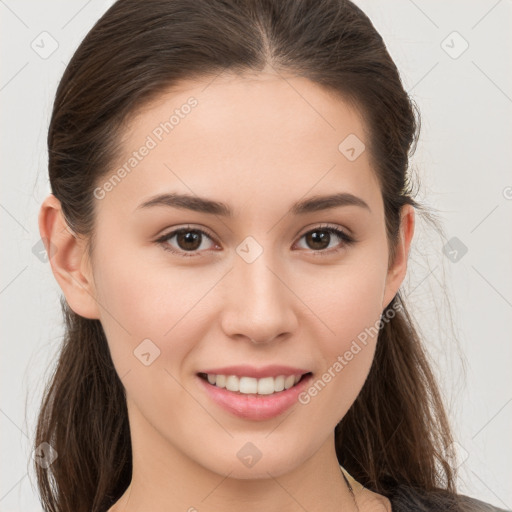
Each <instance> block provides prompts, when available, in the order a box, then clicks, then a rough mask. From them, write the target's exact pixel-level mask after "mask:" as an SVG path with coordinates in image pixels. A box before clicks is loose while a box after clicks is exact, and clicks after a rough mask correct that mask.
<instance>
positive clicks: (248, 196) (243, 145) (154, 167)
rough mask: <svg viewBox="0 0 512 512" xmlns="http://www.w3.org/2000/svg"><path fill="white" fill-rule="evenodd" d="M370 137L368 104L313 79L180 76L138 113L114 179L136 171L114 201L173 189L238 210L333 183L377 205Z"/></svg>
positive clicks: (126, 203) (132, 201)
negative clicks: (365, 117) (362, 109)
mask: <svg viewBox="0 0 512 512" xmlns="http://www.w3.org/2000/svg"><path fill="white" fill-rule="evenodd" d="M365 142H367V133H366V131H365V125H364V123H363V121H362V118H361V116H360V115H359V113H358V111H357V110H356V109H355V108H354V107H352V106H351V105H350V104H349V103H347V102H345V101H344V100H343V99H341V98H340V97H337V96H335V95H334V94H332V93H329V92H328V91H326V90H325V89H323V88H321V87H320V86H318V85H317V84H314V83H313V82H311V81H309V80H307V79H305V78H303V77H297V76H287V75H281V76H279V75H276V74H265V73H262V74H259V75H247V76H233V75H220V76H218V77H214V78H210V79H208V80H206V79H205V80H201V81H189V82H180V83H179V84H177V85H176V86H174V87H172V88H171V89H169V90H168V91H166V92H165V93H164V94H162V95H160V96H159V97H158V98H156V99H155V100H154V101H152V102H151V103H150V104H148V105H145V106H144V108H142V109H141V110H139V111H138V112H137V114H136V115H134V116H133V117H132V118H130V119H128V122H127V124H126V128H125V130H124V132H123V134H122V148H123V152H122V155H121V158H119V159H118V160H117V161H116V163H115V165H114V166H113V168H112V169H111V170H110V171H109V173H108V174H107V175H106V176H105V179H108V177H109V176H112V175H113V174H115V173H116V172H117V171H118V170H119V169H120V168H124V169H125V171H126V172H124V173H121V174H123V178H122V180H120V182H119V183H118V184H116V185H115V186H114V187H111V188H112V191H111V192H109V193H108V198H107V199H108V201H109V202H111V204H113V203H115V202H116V201H117V203H118V206H119V207H120V208H122V209H124V210H125V213H127V212H128V210H129V211H130V212H132V211H133V209H134V208H135V207H136V206H137V204H139V203H140V202H141V200H142V199H144V198H146V197H148V196H150V195H154V194H158V193H165V192H170V191H174V192H182V193H190V194H196V195H199V196H207V197H212V198H217V199H220V200H222V201H223V202H227V203H229V204H231V205H233V209H234V210H235V212H236V211H239V209H240V208H242V207H243V205H244V204H247V203H248V202H251V201H259V202H260V204H262V203H261V202H262V201H266V200H268V201H273V200H275V199H277V200H279V201H281V202H283V203H286V204H288V203H291V202H292V201H296V200H297V198H298V197H301V196H304V195H306V194H308V191H310V194H309V195H311V194H321V193H326V192H332V190H333V189H336V190H337V191H346V192H351V193H354V194H357V195H359V196H362V197H363V198H364V199H365V200H366V201H367V202H374V203H375V201H379V196H380V193H379V189H378V183H377V180H376V176H375V173H374V171H373V170H372V169H371V167H370V160H369V155H368V151H365V150H363V148H364V144H365ZM350 146H353V147H354V148H355V151H356V158H354V157H353V155H354V153H353V152H352V153H347V149H349V150H350V149H351V148H350ZM144 148H146V149H144ZM142 153H144V154H143V155H142ZM118 174H119V173H118ZM288 198H289V200H288Z"/></svg>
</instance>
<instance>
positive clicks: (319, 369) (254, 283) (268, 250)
mask: <svg viewBox="0 0 512 512" xmlns="http://www.w3.org/2000/svg"><path fill="white" fill-rule="evenodd" d="M191 98H193V99H191ZM173 113H174V117H173V118H171V115H172V114H173ZM170 118H171V120H170ZM169 120H170V121H169ZM166 123H167V124H166ZM347 137H350V138H349V139H347V141H345V139H346V138H347ZM366 140H367V135H366V133H365V127H364V125H363V122H362V120H361V118H360V116H359V114H358V113H357V111H355V110H354V109H353V108H352V107H350V106H349V105H348V104H347V103H345V102H344V101H342V100H341V99H338V98H335V97H333V96H332V95H329V94H328V93H327V92H326V91H324V90H323V89H321V88H320V87H319V86H317V85H315V84H313V83H312V82H309V81H308V80H306V79H304V78H300V77H288V78H287V79H286V80H284V79H282V78H280V77H276V76H275V75H267V74H260V75H257V76H245V77H243V78H242V77H233V76H227V75H223V76H220V77H217V78H216V79H215V80H214V81H213V82H211V83H209V85H208V82H187V83H182V84H180V87H179V88H174V89H173V90H170V91H169V92H168V93H167V94H165V95H163V96H161V97H159V98H158V100H157V101H155V102H153V103H152V104H151V105H149V106H147V107H146V108H144V110H143V111H141V112H140V113H139V114H138V115H137V116H136V117H133V118H132V119H131V120H130V123H129V125H128V127H127V128H126V131H125V132H124V134H123V145H122V147H123V154H122V155H121V157H120V159H119V160H118V161H117V163H116V165H115V166H114V167H113V168H112V169H111V172H109V173H108V174H107V175H106V176H105V177H104V178H103V179H101V180H100V181H99V182H98V183H97V185H98V188H97V189H96V193H95V196H96V197H95V207H96V212H97V217H96V239H95V252H94V254H93V258H92V260H91V262H90V274H89V276H88V284H89V285H90V291H91V296H93V297H94V302H91V304H90V305H89V306H87V307H89V309H88V310H87V311H86V306H85V301H86V299H85V298H83V299H76V300H75V301H74V302H72V300H69V302H70V303H72V304H73V306H74V307H73V309H75V311H77V312H79V313H81V314H83V315H84V316H89V317H96V318H99V319H100V321H101V324H102V326H103V328H104V330H105V333H106V336H107V339H108V343H109V347H110V350H111V355H112V359H113V362H114V365H115V368H116V371H117V373H118V375H119V376H120V378H121V380H122V383H123V385H124V386H125V389H126V397H127V404H128V409H129V415H130V426H131V430H132V442H133V446H134V453H136V454H138V456H140V457H146V456H147V457H151V460H152V461H153V464H154V465H156V466H157V467H158V464H159V463H161V464H162V466H163V465H164V464H165V463H168V461H169V459H170V457H173V458H174V459H173V460H175V459H180V460H181V461H182V462H183V461H185V460H186V461H187V463H188V464H197V465H198V466H202V467H203V468H207V469H208V470H211V471H214V472H216V473H218V474H223V475H225V474H227V473H228V472H231V476H233V477H237V478H263V477H266V476H268V473H267V472H269V473H271V474H273V475H280V474H282V473H284V472H286V471H289V470H291V469H292V468H293V467H296V466H298V465H299V464H300V463H301V462H302V461H305V460H306V459H308V458H309V457H311V456H313V455H314V454H315V453H320V451H321V450H320V449H321V448H322V446H323V445H324V444H325V443H326V441H332V439H333V438H332V436H333V431H334V428H335V426H336V424H337V423H338V422H339V421H340V420H341V419H342V418H343V416H344V415H345V414H346V412H347V410H348V409H349V408H350V406H351V404H352V403H353V401H354V400H355V399H356V397H357V395H358V394H359V392H360V390H361V388H362V386H363V384H364V381H365V379H366V377H367V375H368V372H369V369H370V365H371V363H372V360H373V357H374V352H375V345H376V337H375V334H374V332H375V329H371V328H372V327H374V326H376V325H378V322H379V319H380V315H381V313H382V311H383V309H384V308H385V307H386V306H387V305H388V304H389V302H390V301H391V299H392V298H393V296H394V295H395V293H396V291H397V290H398V287H399V285H400V282H401V280H402V279H403V273H404V272H405V269H404V266H403V265H402V266H401V267H399V268H398V267H397V268H395V269H394V270H393V267H391V270H390V269H388V264H389V261H388V253H389V246H388V241H387V238H386V231H385V218H384V206H383V201H382V196H381V192H380V188H379V184H378V181H377V178H376V175H375V171H374V170H373V169H372V167H371V165H370V159H369V154H368V152H367V151H365V150H364V149H363V146H362V145H361V143H363V144H364V142H365V141H366ZM344 141H345V142H344ZM354 141H355V142H354ZM340 144H341V146H340ZM144 147H145V148H146V149H143V148H144ZM350 147H354V149H355V151H351V150H350ZM354 157H355V158H354ZM123 166H124V167H123ZM123 168H124V172H122V171H120V169H123ZM114 175H116V176H117V178H115V177H114ZM164 194H178V195H186V196H187V197H188V198H189V201H188V202H187V201H186V200H185V199H181V200H179V201H177V200H176V197H175V199H174V205H173V201H172V200H171V199H170V198H167V199H165V200H161V201H153V204H148V205H146V206H143V205H144V203H147V202H149V201H151V200H152V199H153V198H155V197H156V196H159V195H164ZM333 195H339V196H338V198H341V200H338V201H337V202H336V201H334V200H332V201H330V202H323V203H322V202H320V203H318V204H317V206H316V208H315V207H312V206H311V204H312V203H310V207H309V208H307V207H306V206H307V204H308V203H307V202H308V201H309V200H311V199H312V198H315V199H319V198H322V197H324V196H333ZM190 198H192V199H193V200H194V202H192V201H191V200H190ZM203 200H207V201H213V202H215V203H217V204H215V205H211V204H208V203H204V201H203ZM220 203H222V205H223V206H224V209H222V208H219V204H220ZM305 205H306V206H305ZM300 206H302V208H300ZM327 206H329V207H327ZM225 210H226V211H228V210H229V211H230V212H231V215H228V214H227V212H226V211H225ZM177 230H183V231H182V232H181V233H176V231H177ZM406 249H407V247H406ZM402 263H403V262H402ZM81 308H83V309H82V310H81ZM95 308H96V309H95ZM363 333H366V336H365V335H364V334H363ZM368 333H370V334H368ZM362 339H364V342H363V341H362ZM357 347H358V348H357ZM350 354H351V355H350ZM231 365H236V366H239V365H248V366H251V367H253V368H256V369H260V368H262V367H266V366H268V365H286V366H287V367H292V368H295V369H299V370H300V371H301V373H304V372H309V373H310V375H309V377H307V380H306V378H305V380H303V381H301V382H299V383H298V386H301V385H302V387H301V388H300V391H301V394H300V396H299V395H298V393H296V392H295V391H293V392H295V395H294V399H293V400H292V402H293V403H292V404H291V405H288V407H286V408H285V409H284V410H282V411H281V412H280V411H279V410H277V409H275V404H274V405H272V400H274V401H275V399H276V396H274V397H273V398H272V395H265V396H264V397H263V399H265V400H267V401H268V403H269V404H270V405H269V408H270V409H271V410H272V411H273V412H272V413H268V414H265V413H264V412H263V411H262V410H261V407H260V408H255V409H253V410H252V413H251V412H250V411H249V412H247V411H245V413H242V412H238V413H237V412H236V411H235V410H233V409H236V408H237V407H238V408H239V411H240V410H242V409H243V405H240V403H239V402H240V398H241V397H243V396H244V394H242V395H237V397H236V398H237V399H238V401H237V402H236V403H235V402H234V401H233V402H229V400H230V398H229V397H228V398H227V399H226V400H227V401H228V402H229V403H230V404H231V406H232V407H231V409H230V408H229V404H228V408H226V407H225V406H222V405H220V404H219V403H218V402H217V401H216V399H214V398H213V395H212V394H211V393H210V391H211V389H209V388H208V386H211V384H207V383H206V382H205V381H204V380H203V379H201V377H199V376H198V373H199V372H204V371H205V370H208V369H210V370H211V369H218V368H223V367H227V366H231ZM340 367H341V368H340ZM247 371H249V370H247ZM280 374H282V371H279V370H275V375H276V376H277V375H280ZM328 374H329V375H328ZM326 375H327V376H326ZM329 376H330V378H329ZM249 382H250V381H247V383H249ZM319 382H320V383H319ZM315 383H316V385H315ZM313 388H316V392H315V391H314V390H313ZM223 393H224V395H226V394H231V395H233V394H234V392H232V391H224V392H223ZM288 393H289V391H288ZM246 397H247V395H246ZM261 398H262V397H261V396H260V398H258V397H252V399H253V400H258V399H261ZM237 404H238V405H237ZM258 411H259V412H258ZM267 412H268V411H267ZM248 443H251V444H248ZM241 449H243V450H242V452H240V450H241ZM244 450H245V451H244ZM247 454H248V455H251V456H255V457H261V458H260V459H259V461H258V462H257V463H256V464H254V465H253V466H251V465H250V464H245V463H243V461H242V458H243V457H244V455H247Z"/></svg>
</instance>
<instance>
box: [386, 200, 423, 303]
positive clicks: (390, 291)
mask: <svg viewBox="0 0 512 512" xmlns="http://www.w3.org/2000/svg"><path fill="white" fill-rule="evenodd" d="M414 226H415V210H414V207H413V206H411V205H409V204H406V205H404V206H403V207H402V211H401V212H400V234H399V241H398V244H397V247H396V252H395V258H394V261H393V263H392V265H391V266H390V268H389V269H388V273H387V276H386V288H385V291H384V297H383V301H382V310H384V309H385V308H386V307H387V306H388V305H389V303H390V302H391V300H392V299H393V297H394V296H395V295H396V294H397V292H398V290H399V288H400V285H401V284H402V282H403V280H404V278H405V275H406V272H407V262H408V259H409V251H410V248H411V242H412V238H413V235H414Z"/></svg>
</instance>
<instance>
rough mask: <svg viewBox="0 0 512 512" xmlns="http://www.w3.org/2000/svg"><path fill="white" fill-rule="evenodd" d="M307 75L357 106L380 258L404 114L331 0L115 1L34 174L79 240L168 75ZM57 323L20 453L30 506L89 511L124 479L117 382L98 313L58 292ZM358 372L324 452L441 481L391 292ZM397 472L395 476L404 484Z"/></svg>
mask: <svg viewBox="0 0 512 512" xmlns="http://www.w3.org/2000/svg"><path fill="white" fill-rule="evenodd" d="M267 65H270V66H271V67H272V68H273V69H274V70H275V71H276V73H281V72H287V73H289V72H292V73H294V74H296V75H300V76H303V77H306V78H308V79H309V80H311V81H312V82H314V83H316V84H319V85H321V86H322V87H324V88H325V89H326V90H329V91H331V92H333V93H335V94H337V95H339V96H340V97H341V98H343V99H345V100H347V101H350V102H351V103H352V104H353V105H355V106H356V107H357V108H358V110H359V112H360V113H361V115H362V117H363V119H364V121H365V125H366V127H367V130H368V144H367V148H368V151H369V154H370V157H371V160H372V164H373V168H374V170H375V172H376V175H377V176H378V179H379V183H380V187H381V192H382V197H383V201H384V208H385V216H386V231H387V236H388V241H389V247H390V261H392V260H393V257H394V248H395V247H396V243H397V240H398V233H399V225H400V210H401V207H402V206H403V205H405V204H411V205H413V206H414V207H415V208H416V209H418V210H422V206H421V205H420V204H419V203H418V202H416V201H415V200H414V199H413V195H414V194H413V190H412V187H413V185H412V183H411V180H410V172H409V171H410V169H409V158H410V155H411V154H412V152H413V151H414V149H415V145H416V142H417V139H418V136H419V129H420V116H419V111H418V109H417V107H416V106H415V104H414V102H413V100H412V99H411V98H410V97H409V96H408V94H407V92H406V91H405V90H404V87H403V85H402V82H401V79H400V76H399V73H398V70H397V68H396V66H395V64H394V62H393V60H392V59H391V57H390V55H389V53H388V51H387V49H386V46H385V44H384V42H383V39H382V37H381V36H380V35H379V34H378V32H377V31H376V30H375V28H374V26H373V25H372V23H371V21H370V20H369V18H368V17H367V16H366V15H365V14H364V13H363V12H362V11H361V10H360V9H359V8H358V7H357V6H356V5H354V4H353V3H351V2H350V1H346V0H194V1H190V0H146V1H144V2H142V1H140V0H119V1H117V2H116V3H115V4H113V5H112V6H111V7H110V8H109V9H108V11H107V12H106V13H105V14H104V15H103V16H102V17H101V19H100V20H99V21H98V22H97V23H96V24H95V25H94V27H93V28H92V29H91V30H90V32H89V33H88V34H87V36H86V37H85V39H84V40H83V42H82V43H81V45H80V46H79V48H78V49H77V50H76V52H75V54H74V55H73V58H72V59H71V61H70V62H69V64H68V66H67V68H66V70H65V72H64V74H63V77H62V79H61V81H60V83H59V86H58V89H57V93H56V97H55V102H54V107H53V112H52V117H51V122H50V127H49V134H48V152H49V177H50V183H51V189H52V193H53V194H54V195H55V196H56V197H57V198H58V199H59V200H60V202H61V204H62V210H63V214H64V216H65V218H66V222H67V223H68V225H69V227H70V228H71V229H72V230H73V231H74V232H75V233H77V234H80V235H84V236H86V237H87V238H88V240H90V242H91V244H90V245H89V246H88V250H89V251H90V252H89V254H92V250H93V243H92V242H93V241H94V224H95V215H94V214H95V211H94V203H95V201H94V197H93V191H94V188H95V186H96V185H97V184H98V183H99V182H100V179H101V177H102V176H104V175H105V174H107V173H108V172H109V171H111V170H112V165H113V162H114V159H115V158H117V156H118V155H119V154H120V150H121V146H120V140H119V135H120V133H121V130H122V128H123V123H124V122H125V121H126V120H127V119H128V118H129V117H130V116H133V115H134V113H135V112H136V111H137V110H138V109H140V108H141V107H143V106H144V105H146V104H147V103H148V102H150V101H151V100H153V99H155V98H156V97H158V95H159V94H161V93H163V92H165V91H168V90H169V87H172V85H173V84H176V83H178V82H179V81H180V80H184V79H192V78H205V77H212V79H213V78H214V77H215V76H216V75H217V74H219V73H221V72H223V71H230V72H234V73H243V72H246V71H247V72H258V71H261V70H262V69H264V68H265V67H266V66H267ZM397 305H398V306H399V307H398V308H397ZM61 307H62V311H63V314H64V319H65V336H64V341H63V345H62V348H61V351H60V356H59V359H58V361H57V364H56V367H55V371H54V373H53V375H52V378H51V382H50V383H49V385H48V387H47V389H46V391H45V394H44V397H43V403H42V406H41V410H40V414H39V417H38V424H37V431H36V438H35V446H39V445H40V444H41V443H43V442H47V443H49V444H50V445H51V446H52V447H53V448H54V449H55V450H56V451H57V453H58V454H59V456H58V457H57V459H56V460H55V461H54V462H53V464H51V465H50V466H49V467H48V468H43V467H41V466H40V465H38V464H35V470H36V475H37V483H38V487H39V492H40V495H41V500H42V502H43V506H44V509H45V510H46V511H52V512H71V511H72V512H82V511H83V512H91V511H94V512H96V511H98V512H103V511H104V510H106V509H107V508H108V507H109V506H111V505H112V504H113V503H114V502H115V501H116V500H117V499H118V498H119V497H120V496H121V495H122V494H123V492H124V490H125V489H126V488H127V486H128V484H129V483H130V479H131V471H132V466H131V464H132V460H131V441H130V428H129V422H128V415H127V408H126V398H125V390H124V387H123V385H122V383H121V381H120V379H119V376H118V375H117V373H116V371H115V368H114V365H113V363H112V360H111V357H110V353H109V348H108V344H107V339H106V337H105V333H104V331H103V328H102V325H101V323H100V322H99V320H92V319H86V318H83V317H81V316H79V315H77V314H76V313H75V312H73V311H72V310H71V309H70V308H69V306H68V304H67V303H66V301H65V300H64V299H61ZM387 311H393V312H394V313H393V315H392V318H390V320H389V321H388V322H384V324H383V325H382V327H381V329H380V332H379V338H378V343H377V349H376V353H375V357H374V361H373V364H372V366H371V369H370V372H369V375H368V377H367V380H366V382H365V384H364V386H363V388H362V390H361V393H360V394H359V396H358V398H357V399H356V400H355V402H354V404H353V405H352V407H351V408H350V410H349V411H348V412H347V414H346V415H345V417H344V418H343V419H342V420H341V421H340V423H339V424H338V425H337V427H336V430H335V439H336V452H337V457H338V460H339V462H340V464H342V465H343V467H345V468H346V469H347V471H348V472H349V473H350V474H351V475H352V476H354V478H355V479H356V480H358V481H359V482H360V483H361V484H363V485H364V486H365V487H367V488H369V489H371V490H373V491H375V492H379V493H381V494H384V495H385V496H388V497H390V496H394V493H395V492H396V489H397V488H398V487H399V486H402V488H415V489H418V490H423V491H425V492H431V491H432V492H433V491H435V490H441V491H443V494H442V495H443V496H444V495H446V496H450V495H455V494H456V488H455V485H456V484H455V482H456V474H455V470H454V469H453V468H452V467H451V464H450V462H449V461H450V460H451V459H453V458H454V453H453V451H452V446H451V444H452V436H451V432H450V427H449V422H448V419H447V415H446V412H445V409H444V406H443V403H442V399H441V396H440V393H439V390H438V387H437V384H436V381H435V378H434V376H433V373H432V371H431V368H430V365H429V362H428V358H427V355H426V353H425V351H424V349H423V347H422V344H421V340H420V336H419V334H418V331H417V329H415V327H414V322H413V320H412V318H411V317H410V315H409V313H408V312H407V309H406V305H405V303H404V300H403V298H402V297H401V295H400V292H399V293H397V295H396V296H395V297H394V299H393V300H392V302H391V303H390V304H389V306H388V307H387V308H386V311H384V312H383V314H384V315H386V312H387ZM404 486H405V487H404Z"/></svg>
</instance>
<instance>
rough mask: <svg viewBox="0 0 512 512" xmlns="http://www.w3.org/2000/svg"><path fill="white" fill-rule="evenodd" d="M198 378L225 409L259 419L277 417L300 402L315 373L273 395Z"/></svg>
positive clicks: (241, 415) (250, 418)
mask: <svg viewBox="0 0 512 512" xmlns="http://www.w3.org/2000/svg"><path fill="white" fill-rule="evenodd" d="M197 378H198V379H199V381H200V382H201V385H202V386H203V387H204V389H205V391H206V392H207V393H208V395H209V396H210V398H211V399H212V400H213V401H214V402H216V403H217V404H218V405H220V406H221V407H222V408H223V409H225V410H226V411H228V412H230V413H232V414H234V415H236V416H239V417H240V418H244V419H247V420H254V421H258V420H268V419H270V418H275V417H276V416H279V415H280V414H282V413H283V412H285V411H286V410H287V409H289V408H290V407H291V406H292V405H293V404H295V403H296V402H298V396H299V395H300V393H301V392H303V391H304V390H305V389H306V387H307V386H308V384H309V382H310V380H311V379H312V378H313V375H312V374H308V375H306V376H305V377H304V378H303V379H302V380H301V381H300V382H299V383H298V384H296V385H295V386H292V387H291V388H289V389H285V390H283V391H280V392H278V393H273V394H272V395H257V394H254V393H251V394H243V393H236V392H233V391H228V390H227V389H225V388H219V387H217V386H215V385H214V384H210V383H209V382H208V381H207V380H205V379H203V378H201V377H199V376H198V375H197Z"/></svg>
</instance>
